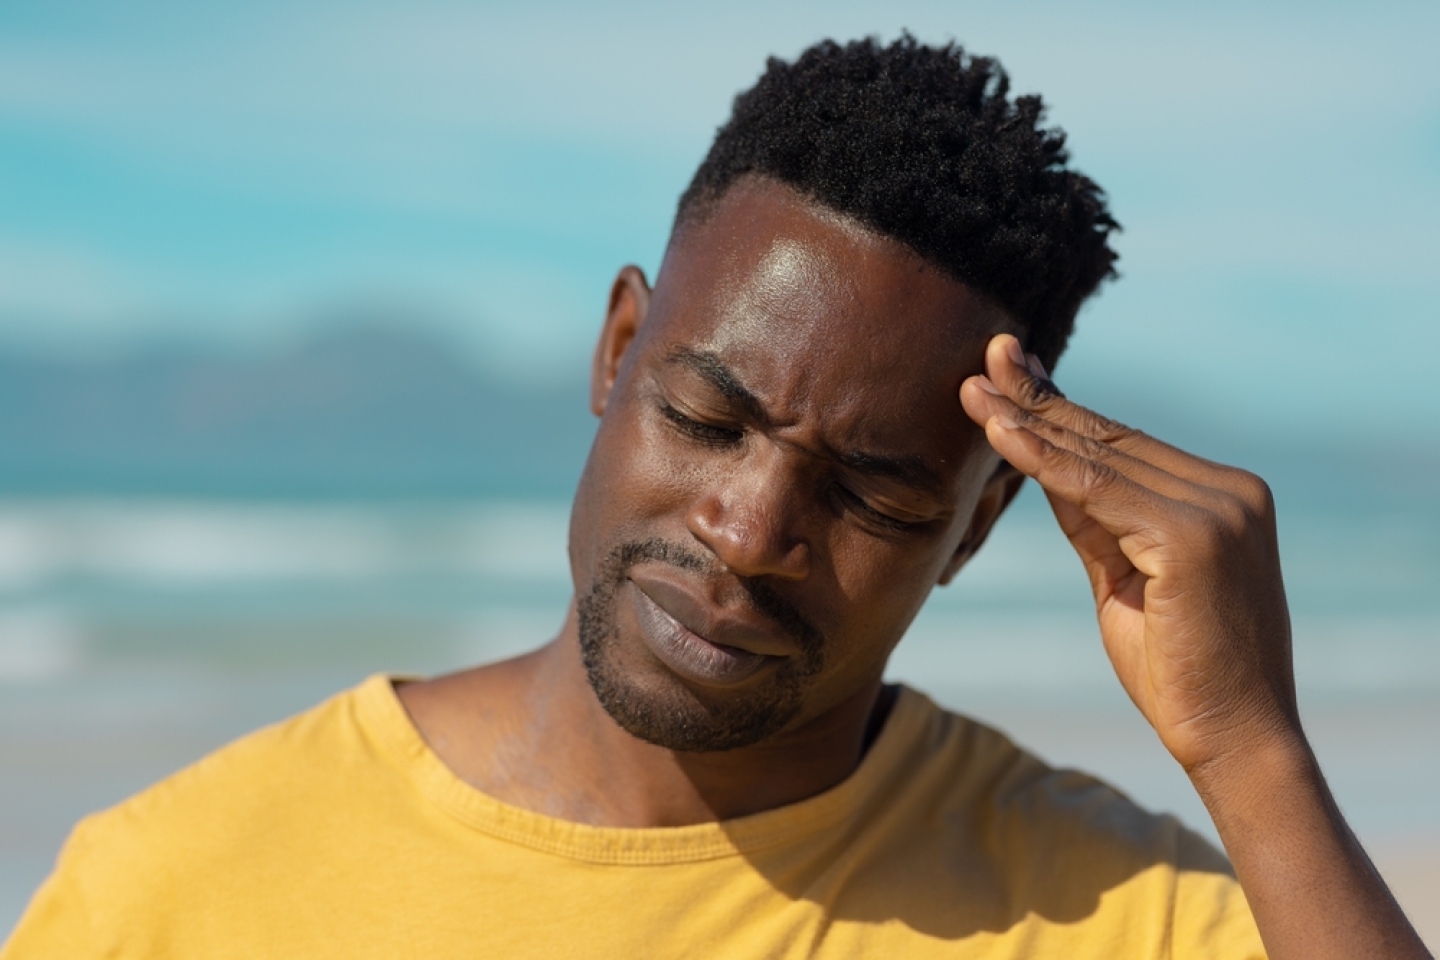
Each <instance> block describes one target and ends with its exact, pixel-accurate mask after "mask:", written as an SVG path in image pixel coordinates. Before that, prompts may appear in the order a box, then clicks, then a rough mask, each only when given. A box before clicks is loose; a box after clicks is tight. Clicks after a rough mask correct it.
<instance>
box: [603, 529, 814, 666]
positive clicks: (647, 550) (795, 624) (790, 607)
mask: <svg viewBox="0 0 1440 960" xmlns="http://www.w3.org/2000/svg"><path fill="white" fill-rule="evenodd" d="M610 559H611V565H612V566H613V571H614V572H613V578H612V582H615V583H617V584H618V583H619V582H620V581H621V580H623V579H624V577H625V575H626V573H628V572H629V570H630V568H631V567H633V566H635V565H636V564H638V563H646V562H651V563H664V564H667V565H669V566H672V567H678V568H679V569H681V570H688V571H691V572H693V573H700V574H705V575H707V576H714V575H715V574H716V573H717V566H716V564H715V562H714V561H713V560H708V559H706V558H705V557H704V556H703V555H701V554H699V553H697V552H694V551H692V550H689V549H687V548H685V547H683V546H681V545H680V544H677V543H672V542H670V541H668V540H661V539H659V538H658V537H652V538H650V539H648V540H632V541H629V542H627V543H622V544H620V545H619V546H617V547H616V548H615V549H614V550H613V551H611V554H610ZM736 579H737V580H738V582H739V584H740V589H741V590H743V591H744V592H745V595H746V597H747V598H748V599H749V601H750V603H751V605H752V606H754V607H755V609H756V610H758V611H760V612H761V613H762V614H764V615H765V616H766V617H768V618H769V619H770V620H772V621H774V623H775V624H776V626H778V627H779V628H780V629H781V630H783V631H785V633H786V634H788V635H789V636H790V637H791V638H792V639H794V640H795V641H796V643H797V644H798V645H799V647H800V649H801V651H802V652H804V653H805V654H808V655H811V656H814V655H817V654H819V653H820V651H821V650H823V649H824V647H825V636H824V634H822V633H821V632H820V630H819V628H818V627H816V626H815V625H814V624H813V623H811V622H810V621H809V620H808V619H807V618H806V617H805V615H804V614H802V613H801V612H800V611H799V610H798V609H797V608H796V607H795V605H794V604H793V603H791V602H790V601H789V600H787V599H786V598H785V597H784V596H782V595H781V594H780V592H779V591H778V590H776V589H775V588H774V587H772V586H770V584H768V583H765V582H764V581H762V580H758V579H755V578H753V577H737V578H736Z"/></svg>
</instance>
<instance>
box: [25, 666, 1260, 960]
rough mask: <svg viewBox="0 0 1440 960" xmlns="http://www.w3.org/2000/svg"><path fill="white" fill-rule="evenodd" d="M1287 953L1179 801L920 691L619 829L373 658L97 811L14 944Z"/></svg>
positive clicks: (452, 950)
mask: <svg viewBox="0 0 1440 960" xmlns="http://www.w3.org/2000/svg"><path fill="white" fill-rule="evenodd" d="M1261 956H1263V952H1262V948H1261V944H1260V940H1259V936H1258V934H1257V932H1256V930H1255V926H1254V922H1253V921H1252V919H1251V917H1250V914H1249V910H1248V908H1247V907H1246V904H1245V898H1244V895H1243V894H1242V893H1241V891H1240V888H1239V886H1238V885H1237V884H1236V883H1235V881H1234V880H1233V879H1232V878H1231V876H1230V875H1229V873H1228V868H1227V866H1226V864H1225V861H1224V859H1223V858H1222V857H1221V856H1220V855H1219V854H1218V853H1216V852H1215V851H1214V850H1213V848H1211V847H1209V846H1208V845H1206V844H1205V842H1204V841H1202V840H1200V839H1199V838H1198V837H1196V836H1195V835H1193V834H1191V833H1189V832H1187V831H1186V830H1184V829H1183V828H1182V827H1181V826H1180V825H1179V824H1178V823H1176V821H1175V820H1174V819H1172V818H1170V817H1161V816H1153V815H1151V814H1148V813H1145V812H1144V811H1142V810H1140V809H1138V808H1137V807H1135V806H1134V805H1133V804H1131V803H1130V802H1129V801H1128V800H1126V799H1125V798H1124V797H1123V796H1121V795H1120V794H1118V793H1116V792H1115V791H1114V790H1112V789H1110V788H1109V787H1106V786H1105V785H1103V784H1101V783H1099V782H1097V781H1095V780H1093V779H1091V778H1089V777H1086V776H1083V775H1081V774H1078V773H1073V772H1068V771H1057V770H1052V769H1050V768H1049V767H1046V766H1045V765H1044V764H1042V763H1041V762H1040V761H1038V760H1036V759H1035V758H1034V757H1032V756H1030V755H1029V754H1026V753H1024V752H1022V751H1020V750H1018V749H1017V748H1016V747H1015V746H1013V745H1012V744H1011V743H1010V742H1009V741H1008V740H1007V739H1005V737H1003V736H1002V735H1001V734H999V733H996V732H995V731H994V730H991V729H989V728H987V727H985V726H983V725H981V724H978V723H976V722H974V721H972V720H968V719H966V718H964V717H960V716H957V715H955V714H951V713H947V712H945V711H942V710H940V709H939V708H938V707H936V706H935V705H934V704H933V703H931V702H930V700H928V699H927V698H926V697H924V696H923V695H921V694H919V693H916V692H914V691H912V690H903V691H902V693H901V695H900V697H899V699H898V701H897V703H896V705H895V707H894V710H893V711H892V713H891V716H890V718H889V720H888V722H887V723H886V725H885V728H884V730H883V731H882V732H881V734H880V736H879V737H878V739H877V740H876V742H875V744H874V746H873V747H872V748H871V750H870V751H869V753H868V754H867V755H866V757H865V759H864V761H863V762H862V763H861V765H860V767H859V768H858V769H857V770H856V771H855V773H854V774H853V775H851V776H850V778H849V779H847V780H846V781H845V782H843V783H841V784H840V785H838V786H836V787H834V788H833V789H831V790H829V791H827V792H825V793H823V794H820V795H819V796H816V797H812V798H811V799H809V800H805V801H802V802H800V803H797V804H794V805H792V806H788V807H783V808H780V809H777V810H771V811H767V812H765V813H760V814H756V815H755V816H750V817H744V818H742V819H738V820H732V821H726V822H722V823H713V824H701V825H698V826H689V827H674V828H662V829H648V830H634V829H614V828H597V827H589V826H584V825H580V824H575V823H570V822H567V821H562V820H556V819H554V818H551V817H545V816H541V815H539V814H536V813H532V812H530V811H527V810H522V809H519V808H517V807H512V806H508V805H506V804H503V803H500V802H499V801H497V800H494V799H493V798H491V797H488V796H486V795H484V794H482V793H480V792H478V791H477V790H475V789H474V788H473V787H470V786H469V785H467V784H465V783H464V782H462V781H461V780H459V779H458V778H457V777H456V776H455V775H454V774H453V773H451V772H450V770H449V769H448V768H446V767H445V766H444V764H442V763H441V761H440V760H439V758H438V757H436V755H435V754H434V753H433V752H431V750H430V749H429V748H428V747H427V746H426V744H425V742H424V741H423V740H422V739H421V737H420V734H419V733H418V732H417V731H416V729H415V728H414V726H413V725H412V724H411V723H410V720H409V718H408V716H407V715H406V713H405V710H404V708H403V707H402V706H401V704H400V702H399V700H398V699H397V698H396V696H395V693H394V690H393V688H392V685H391V683H390V681H389V680H388V679H387V678H385V677H373V678H371V679H370V680H368V681H366V682H365V683H364V684H362V685H361V686H360V687H358V688H356V689H355V690H352V691H350V692H348V693H344V694H342V695H340V696H338V697H335V698H334V699H332V700H330V701H328V702H326V703H324V704H322V705H320V706H319V707H317V708H315V709H313V710H311V711H309V712H307V713H304V714H302V715H300V716H298V717H296V718H294V719H292V720H289V721H287V722H285V723H281V724H279V725H277V726H273V727H269V728H267V729H265V730H262V731H260V732H258V733H255V734H252V735H250V736H248V737H245V738H243V739H241V740H239V741H238V742H236V743H234V744H232V745H230V746H228V747H226V748H224V749H222V750H220V751H218V752H217V753H215V754H212V755H211V756H209V757H207V758H206V759H204V760H202V761H201V762H200V763H198V764H196V765H195V766H193V767H190V768H189V769H187V770H184V771H182V772H180V773H179V774H177V775H175V776H173V777H171V778H170V779H168V780H165V781H163V782H162V783H160V784H158V785H156V786H154V787H152V788H150V789H149V790H146V791H145V792H143V793H141V794H139V795H137V796H135V797H133V798H132V799H130V800H128V801H126V802H125V803H123V804H121V805H120V806H118V807H115V808H113V809H111V810H108V811H106V812H104V813H100V814H97V815H95V816H93V817H90V818H88V819H86V820H84V821H83V822H82V823H81V824H80V825H79V826H78V827H77V828H76V829H75V832H74V834H73V835H72V837H71V838H70V840H69V842H68V843H67V844H66V846H65V849H64V851H63V852H62V854H61V856H60V861H59V865H58V867H57V869H56V871H55V873H54V874H53V875H52V876H51V877H50V879H49V880H47V881H46V882H45V884H44V885H43V886H42V887H41V888H40V890H39V891H38V892H37V893H36V895H35V899H34V901H33V902H32V903H31V905H30V908H29V911H28V912H27V913H26V915H25V917H24V918H23V919H22V920H21V922H20V925H19V927H17V928H16V930H15V932H14V934H13V936H12V939H11V940H10V942H9V943H8V945H7V946H6V947H5V948H4V949H3V950H0V960H31V958H41V957H43V958H47V960H50V958H66V960H87V958H92V957H107V958H126V957H146V958H170V957H174V958H182V957H183V958H187V960H202V958H203V960H210V958H221V957H235V958H245V960H255V958H260V957H266V958H268V957H304V958H321V957H344V958H347V960H359V958H365V957H377V958H378V957H384V958H387V960H389V958H407V957H410V958H425V960H435V958H448V957H457V958H458V957H464V958H488V957H495V958H505V960H525V958H550V957H566V958H581V957H594V958H605V960H617V958H625V960H628V958H640V957H665V958H670V957H723V958H730V957H736V958H751V957H756V958H758V957H771V958H794V957H824V958H830V957H880V958H891V957H897V958H898V957H903V958H928V957H987V958H1006V957H1057V958H1066V960H1078V958H1083V957H1103V958H1106V960H1114V958H1150V957H1157V958H1158V957H1223V958H1251V957H1261Z"/></svg>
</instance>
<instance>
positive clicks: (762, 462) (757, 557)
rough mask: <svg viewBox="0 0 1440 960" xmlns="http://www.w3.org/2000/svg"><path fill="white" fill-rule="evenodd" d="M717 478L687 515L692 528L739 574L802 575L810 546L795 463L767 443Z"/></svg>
mask: <svg viewBox="0 0 1440 960" xmlns="http://www.w3.org/2000/svg"><path fill="white" fill-rule="evenodd" d="M757 446H762V447H764V448H765V449H761V450H753V451H750V452H748V453H747V455H746V456H745V457H744V458H743V460H741V461H740V462H739V463H738V464H736V465H735V466H734V467H733V468H732V469H730V470H729V471H728V472H727V473H726V474H725V475H723V476H722V477H719V478H717V479H716V480H714V481H713V482H712V483H711V485H710V487H709V489H708V490H707V491H706V492H705V493H703V494H702V495H701V496H699V497H698V498H697V499H696V500H695V502H694V503H693V505H692V506H691V508H690V512H689V515H688V517H687V518H686V523H687V526H688V527H689V529H690V533H691V534H693V535H694V536H695V538H696V539H698V540H699V541H700V542H701V543H703V544H705V546H707V547H709V548H710V551H711V552H712V553H714V554H715V557H716V558H717V559H718V560H719V561H720V562H721V563H723V564H724V565H725V566H726V567H727V568H728V569H729V570H730V571H731V572H732V573H734V574H735V575H736V576H741V577H763V576H771V577H781V578H783V579H786V580H804V579H805V578H806V577H808V576H809V575H810V562H811V546H810V542H809V540H808V539H807V537H806V536H805V533H804V531H803V529H802V527H803V521H804V516H805V514H806V512H807V511H806V509H805V506H804V498H803V497H802V496H801V489H800V488H801V480H802V478H801V477H800V476H799V469H798V467H797V465H795V464H790V463H787V460H788V459H789V458H788V457H787V456H786V453H785V452H784V451H783V450H780V449H777V448H775V447H774V446H771V445H768V444H762V445H757Z"/></svg>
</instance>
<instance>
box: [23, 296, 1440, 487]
mask: <svg viewBox="0 0 1440 960" xmlns="http://www.w3.org/2000/svg"><path fill="white" fill-rule="evenodd" d="M1093 367H1094V365H1092V369H1088V370H1086V369H1077V370H1075V371H1073V372H1071V371H1067V379H1066V387H1067V390H1073V392H1072V394H1071V395H1072V396H1074V397H1076V398H1077V399H1080V400H1081V401H1082V402H1084V403H1087V404H1089V405H1092V406H1093V407H1094V408H1095V409H1098V410H1103V411H1105V412H1106V413H1107V414H1111V415H1113V416H1116V417H1118V418H1119V419H1122V420H1125V421H1126V422H1129V423H1132V424H1134V425H1136V426H1138V427H1141V428H1142V429H1145V430H1147V431H1149V432H1150V433H1152V434H1154V435H1156V436H1160V437H1163V438H1164V439H1166V440H1169V441H1170V442H1172V443H1175V444H1176V445H1178V446H1181V447H1183V448H1185V449H1188V450H1191V451H1193V452H1195V453H1198V454H1201V455H1203V456H1208V457H1211V458H1213V459H1215V460H1219V461H1221V462H1225V463H1233V464H1237V465H1242V466H1245V467H1247V468H1249V469H1251V470H1254V471H1256V472H1258V473H1259V474H1260V475H1261V476H1263V477H1265V478H1266V479H1267V480H1269V481H1270V483H1271V485H1272V486H1273V487H1274V488H1275V490H1276V494H1277V497H1278V499H1279V501H1280V502H1281V504H1282V505H1285V506H1287V507H1291V508H1304V509H1322V510H1327V511H1333V510H1337V509H1338V510H1342V511H1345V512H1354V511H1356V510H1367V509H1378V510H1392V509H1395V508H1396V507H1401V508H1411V507H1414V506H1423V507H1424V508H1425V509H1426V510H1427V511H1431V510H1435V509H1440V505H1437V494H1436V491H1437V490H1440V447H1437V445H1436V443H1435V441H1434V439H1433V438H1417V440H1416V442H1414V443H1412V444H1409V445H1407V446H1406V447H1405V448H1403V449H1396V448H1395V447H1394V446H1393V445H1378V446H1377V445H1375V444H1374V443H1372V442H1370V441H1368V440H1367V438H1365V437H1363V436H1360V437H1357V436H1345V435H1340V434H1336V435H1333V436H1330V437H1327V438H1326V439H1325V440H1324V441H1323V442H1318V443H1317V442H1316V441H1315V440H1313V439H1311V440H1307V441H1297V440H1295V439H1293V438H1292V437H1290V436H1289V435H1288V434H1287V433H1286V432H1285V431H1284V430H1283V429H1281V428H1280V427H1279V426H1278V425H1269V424H1267V421H1266V420H1265V419H1264V417H1263V416H1258V415H1257V417H1255V418H1253V419H1251V420H1249V421H1247V422H1244V423H1233V422H1226V421H1225V420H1224V419H1223V418H1220V417H1218V416H1216V415H1214V414H1212V413H1209V412H1208V411H1207V404H1206V403H1205V398H1203V397H1193V396H1179V395H1175V394H1174V393H1173V392H1172V391H1166V390H1163V389H1160V388H1157V387H1155V386H1154V385H1153V384H1151V385H1148V387H1147V385H1146V384H1145V383H1144V382H1141V381H1137V379H1136V376H1135V375H1134V374H1133V373H1131V372H1129V371H1117V370H1109V369H1103V368H1093ZM560 379H564V378H560ZM554 380H555V378H551V381H550V383H549V384H547V385H544V386H536V387H530V388H527V387H523V386H518V385H516V384H515V382H514V381H513V380H510V379H501V378H497V377H495V376H493V375H491V374H487V373H486V372H485V370H484V369H483V367H482V365H481V364H479V363H476V362H475V358H473V356H471V355H469V354H467V353H466V351H464V350H461V349H459V348H457V347H456V346H455V345H454V344H452V343H449V342H447V341H445V340H444V339H442V338H440V337H439V335H437V334H431V333H425V332H422V331H419V330H417V329H415V328H407V327H401V326H397V325H394V324H390V325H387V324H384V323H374V322H366V323H356V322H352V323H350V324H348V325H338V326H334V327H331V328H330V329H329V330H328V331H327V332H324V333H321V334H317V335H315V336H313V337H312V338H311V339H309V340H307V341H304V342H301V343H299V344H298V345H296V346H294V347H292V348H290V349H285V350H273V351H271V352H268V353H237V352H236V351H234V350H230V351H224V350H220V349H216V348H213V347H212V348H204V347H197V346H182V345H178V344H171V345H168V346H166V345H163V344H162V345H154V346H151V347H150V348H148V349H138V348H136V349H133V350H132V351H131V352H129V353H127V354H124V355H120V356H115V357H111V358H108V359H82V358H79V357H74V356H69V357H67V356H59V355H53V354H52V355H39V354H34V353H28V354H27V353H21V352H16V351H11V352H9V353H5V352H0V496H3V495H53V494H95V495H104V496H110V495H117V496H126V495H142V496H196V497H206V496H217V497H285V498H296V497H299V498H304V497H341V498H386V497H397V498H399V497H403V498H429V497H476V496H512V497H513V496H518V497H546V498H552V497H560V498H564V497H568V496H569V495H570V493H571V492H572V491H573V489H574V485H575V481H576V479H577V478H578V477H579V474H580V469H581V467H582V466H583V464H584V459H585V454H586V452H587V450H588V449H589V444H590V438H591V436H592V435H593V433H594V423H595V421H594V418H593V417H591V415H590V413H589V409H588V405H587V399H586V382H585V381H586V376H585V372H584V371H583V370H581V369H577V370H576V371H575V375H574V377H573V378H570V380H571V382H570V383H569V384H568V385H566V386H564V387H559V386H555V385H554ZM1217 389H1218V387H1217Z"/></svg>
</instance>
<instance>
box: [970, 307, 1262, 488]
mask: <svg viewBox="0 0 1440 960" xmlns="http://www.w3.org/2000/svg"><path fill="white" fill-rule="evenodd" d="M985 370H986V374H987V378H988V379H989V381H990V382H991V383H993V384H994V385H995V386H996V387H998V388H999V390H1000V392H1001V393H1002V394H1003V395H1004V396H1006V397H1008V398H1009V399H1010V400H1012V401H1013V402H1014V403H1015V404H1017V405H1018V406H1020V407H1023V408H1024V409H1026V410H1028V411H1030V412H1031V413H1034V414H1036V415H1037V416H1040V417H1043V418H1045V419H1046V420H1050V421H1052V422H1054V423H1059V424H1060V425H1062V426H1064V427H1065V428H1066V429H1068V430H1071V431H1073V432H1074V433H1076V434H1079V435H1080V436H1083V437H1087V438H1089V439H1091V440H1095V441H1097V442H1099V443H1103V444H1105V445H1107V446H1112V447H1115V448H1116V449H1118V450H1120V451H1122V452H1124V453H1126V454H1128V455H1129V456H1131V457H1134V458H1135V459H1137V460H1142V461H1145V462H1147V463H1153V464H1155V465H1156V466H1158V467H1160V468H1161V469H1163V470H1165V471H1167V472H1169V473H1171V474H1173V475H1175V476H1178V477H1182V478H1184V479H1187V480H1193V481H1195V482H1197V483H1203V484H1205V485H1206V486H1210V487H1217V488H1223V487H1224V486H1226V485H1227V483H1229V482H1230V480H1231V478H1232V477H1233V474H1234V473H1235V472H1236V471H1234V470H1233V468H1231V467H1227V466H1224V465H1223V464H1219V463H1215V462H1213V461H1211V460H1206V459H1205V458H1203V457H1197V456H1195V455H1194V454H1191V453H1187V452H1186V451H1184V450H1181V449H1179V448H1177V447H1173V446H1171V445H1170V444H1168V443H1165V442H1163V441H1160V440H1156V439H1155V438H1154V437H1151V436H1149V435H1147V434H1145V433H1143V432H1141V431H1139V430H1135V429H1133V428H1131V427H1127V426H1125V425H1124V424H1122V423H1119V422H1118V421H1115V420H1111V419H1110V418H1109V417H1105V416H1101V415H1100V414H1098V413H1096V412H1094V411H1093V410H1089V409H1087V408H1085V407H1082V406H1080V405H1079V404H1077V403H1074V402H1072V401H1070V400H1068V399H1066V398H1065V396H1064V394H1062V393H1060V392H1059V390H1058V389H1056V388H1055V387H1054V384H1053V381H1051V380H1050V378H1049V376H1048V374H1047V373H1046V371H1045V368H1044V366H1043V365H1041V363H1040V361H1039V359H1038V358H1035V357H1033V356H1026V354H1025V352H1024V349H1023V347H1022V346H1021V344H1020V341H1019V340H1017V339H1016V338H1015V337H1013V336H1010V335H1009V334H1000V335H998V336H996V337H994V338H992V339H991V341H990V343H989V345H988V346H987V347H986V351H985Z"/></svg>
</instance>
